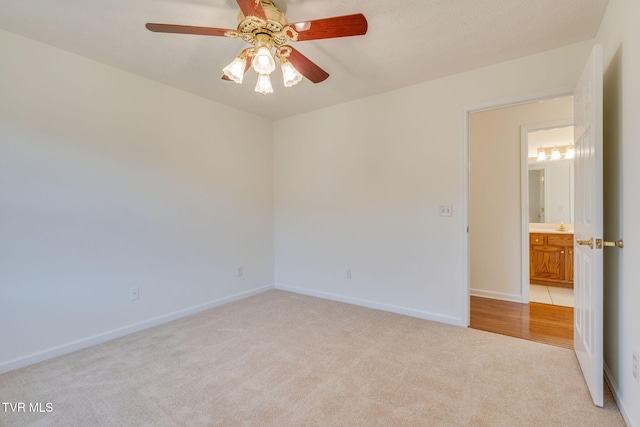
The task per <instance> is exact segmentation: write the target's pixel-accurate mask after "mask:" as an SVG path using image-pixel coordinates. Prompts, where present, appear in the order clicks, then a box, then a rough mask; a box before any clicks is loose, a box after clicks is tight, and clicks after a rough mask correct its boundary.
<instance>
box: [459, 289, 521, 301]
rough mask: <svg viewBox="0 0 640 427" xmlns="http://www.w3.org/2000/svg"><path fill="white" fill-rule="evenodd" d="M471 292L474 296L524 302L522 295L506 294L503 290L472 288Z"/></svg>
mask: <svg viewBox="0 0 640 427" xmlns="http://www.w3.org/2000/svg"><path fill="white" fill-rule="evenodd" d="M469 294H470V295H471V296H474V297H482V298H491V299H498V300H502V301H510V302H519V303H522V295H517V294H505V293H503V292H494V291H483V290H482V289H470V290H469Z"/></svg>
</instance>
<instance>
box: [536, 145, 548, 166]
mask: <svg viewBox="0 0 640 427" xmlns="http://www.w3.org/2000/svg"><path fill="white" fill-rule="evenodd" d="M545 160H547V153H545V152H544V148H542V147H540V148H538V161H539V162H544V161H545Z"/></svg>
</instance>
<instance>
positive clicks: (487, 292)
mask: <svg viewBox="0 0 640 427" xmlns="http://www.w3.org/2000/svg"><path fill="white" fill-rule="evenodd" d="M561 120H573V97H571V96H566V97H562V98H556V99H550V100H546V101H544V102H533V103H527V104H521V105H516V106H509V107H505V108H496V109H492V110H487V111H480V112H476V113H472V114H471V115H470V117H469V159H470V162H469V163H470V172H469V225H470V232H469V247H470V253H471V255H470V271H471V275H470V288H471V295H476V296H482V297H488V298H496V299H502V300H507V301H516V302H522V301H523V295H522V277H523V276H522V274H523V271H522V270H523V269H524V270H525V272H524V273H525V274H528V271H529V265H528V263H527V264H525V265H523V263H522V259H523V258H522V247H523V242H522V209H521V206H522V195H521V184H520V181H521V173H522V172H521V165H522V162H523V159H522V156H523V155H527V153H522V152H521V146H522V144H521V127H522V126H527V125H537V124H543V123H552V122H558V121H561ZM547 178H549V177H548V176H547ZM566 182H567V183H568V182H569V180H568V178H567V180H566ZM548 195H549V196H550V195H551V192H549V193H548ZM548 199H549V202H550V203H549V204H550V205H551V200H552V198H551V197H549V198H548ZM566 200H567V201H568V200H569V196H568V194H567V196H566Z"/></svg>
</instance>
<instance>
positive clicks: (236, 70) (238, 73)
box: [222, 57, 247, 83]
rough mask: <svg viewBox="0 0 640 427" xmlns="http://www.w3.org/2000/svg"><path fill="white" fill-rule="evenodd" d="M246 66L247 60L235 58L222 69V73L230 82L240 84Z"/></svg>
mask: <svg viewBox="0 0 640 427" xmlns="http://www.w3.org/2000/svg"><path fill="white" fill-rule="evenodd" d="M246 66H247V58H240V57H237V58H236V59H234V60H233V61H232V62H231V64H229V65H227V66H226V67H224V68H223V69H222V72H223V73H224V75H225V76H227V77H229V78H230V79H231V80H232V81H234V82H236V83H242V78H243V77H244V70H245V67H246Z"/></svg>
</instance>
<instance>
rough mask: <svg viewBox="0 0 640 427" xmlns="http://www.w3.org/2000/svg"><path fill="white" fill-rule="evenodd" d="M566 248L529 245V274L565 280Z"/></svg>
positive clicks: (546, 278)
mask: <svg viewBox="0 0 640 427" xmlns="http://www.w3.org/2000/svg"><path fill="white" fill-rule="evenodd" d="M565 252H566V250H565V248H562V247H556V246H533V245H532V246H531V275H532V276H533V277H536V278H539V279H545V280H565V258H566V253H565Z"/></svg>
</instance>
